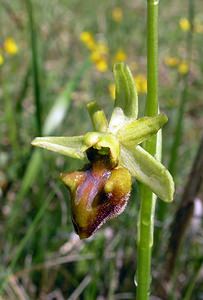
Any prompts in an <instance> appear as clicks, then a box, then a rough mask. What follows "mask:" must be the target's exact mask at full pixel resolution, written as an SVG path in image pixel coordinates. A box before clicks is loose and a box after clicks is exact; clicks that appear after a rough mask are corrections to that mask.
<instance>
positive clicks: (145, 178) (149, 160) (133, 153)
mask: <svg viewBox="0 0 203 300" xmlns="http://www.w3.org/2000/svg"><path fill="white" fill-rule="evenodd" d="M121 165H122V166H123V167H125V168H127V169H128V170H129V171H130V172H131V174H132V176H134V177H135V178H136V179H137V180H138V181H140V182H142V183H144V184H145V185H146V186H148V187H149V188H150V189H151V190H152V192H153V193H155V194H156V195H157V196H158V197H159V198H160V199H162V200H163V201H165V202H171V201H172V200H173V194H174V182H173V179H172V176H171V174H170V173H169V172H168V170H167V169H166V168H165V167H164V166H163V165H162V164H161V163H160V162H158V161H157V160H156V159H155V158H154V157H153V156H151V155H150V154H149V153H148V152H146V151H145V150H144V149H143V148H142V147H140V146H137V147H135V148H130V149H127V148H125V147H123V146H122V147H121Z"/></svg>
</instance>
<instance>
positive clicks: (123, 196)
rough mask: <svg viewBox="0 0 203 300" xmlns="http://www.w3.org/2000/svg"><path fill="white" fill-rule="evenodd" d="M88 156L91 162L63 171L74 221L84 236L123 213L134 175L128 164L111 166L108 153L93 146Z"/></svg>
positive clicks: (77, 230)
mask: <svg viewBox="0 0 203 300" xmlns="http://www.w3.org/2000/svg"><path fill="white" fill-rule="evenodd" d="M87 156H88V158H89V160H90V164H89V165H88V166H86V167H85V169H84V170H83V171H76V172H73V173H63V174H61V179H62V181H63V182H64V183H65V184H66V186H67V187H68V188H69V190H70V195H71V210H72V221H73V225H74V228H75V231H76V233H77V234H78V235H79V237H80V238H81V239H84V238H88V237H90V236H91V235H92V234H93V233H95V232H96V231H97V229H98V228H100V227H101V226H102V225H103V224H104V223H105V222H106V221H107V220H109V219H111V218H114V217H116V216H117V215H119V214H121V213H122V212H123V211H124V209H125V207H126V205H127V202H128V200H129V197H130V191H131V175H130V173H129V171H128V170H127V169H126V168H123V167H121V166H116V167H112V166H111V163H110V160H109V159H108V155H105V154H103V155H102V154H99V153H98V151H95V150H93V149H90V150H89V151H88V153H87Z"/></svg>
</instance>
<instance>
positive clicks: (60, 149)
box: [32, 136, 85, 159]
mask: <svg viewBox="0 0 203 300" xmlns="http://www.w3.org/2000/svg"><path fill="white" fill-rule="evenodd" d="M32 145H33V146H36V147H41V148H45V149H47V150H50V151H54V152H57V153H60V154H63V155H67V156H70V157H73V158H78V159H84V158H85V155H84V150H83V146H84V144H83V136H73V137H54V136H50V137H37V138H35V139H34V140H33V141H32Z"/></svg>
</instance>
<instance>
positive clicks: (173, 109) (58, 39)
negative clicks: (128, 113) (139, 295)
mask: <svg viewBox="0 0 203 300" xmlns="http://www.w3.org/2000/svg"><path fill="white" fill-rule="evenodd" d="M145 2H146V1H141V0H134V1H132V0H129V1H121V0H120V1H119V0H111V1H99V2H98V1H93V0H86V1H81V0H69V1H65V0H60V1H59V0H52V1H48V0H43V1H39V0H32V1H31V0H13V1H9V0H0V22H1V23H0V24H1V27H0V28H1V33H0V100H1V101H0V214H1V216H0V220H1V221H0V259H1V265H0V278H1V280H0V291H1V296H0V297H2V298H1V299H9V300H13V299H21V300H22V299H23V300H24V299H26V300H27V299H43V300H44V299H46V300H51V299H58V300H62V299H71V300H73V299H88V300H91V299H98V300H102V299H134V298H135V296H134V295H135V290H136V278H135V280H134V273H135V270H136V259H135V248H136V231H137V229H136V223H137V212H138V208H139V190H138V186H137V184H136V183H134V187H133V197H132V198H131V201H130V203H129V205H128V207H127V208H126V210H125V212H124V213H123V214H122V215H121V216H119V218H117V219H115V220H112V221H110V222H108V223H107V224H106V225H105V226H103V227H102V228H101V230H99V231H98V232H97V234H96V235H95V236H93V237H92V238H90V239H88V240H85V241H80V240H79V238H78V237H77V236H76V235H75V233H74V231H73V226H72V223H71V216H70V203H69V195H68V192H67V190H66V188H65V187H64V186H63V185H62V184H61V183H60V181H59V178H58V175H59V173H60V172H62V171H71V170H75V169H78V168H80V167H81V162H78V161H77V160H74V159H69V158H67V157H63V156H59V155H56V154H54V153H49V152H47V151H43V150H38V149H37V150H36V149H33V148H32V147H31V145H30V142H31V141H32V139H33V138H34V137H35V136H39V135H58V136H60V135H77V134H82V133H84V132H86V131H87V130H90V128H91V124H90V120H89V118H88V114H87V112H86V109H85V106H86V103H87V102H89V101H90V100H95V99H96V100H97V101H98V102H99V104H100V105H101V106H102V107H103V108H104V109H105V111H106V113H107V115H109V113H110V111H111V109H112V107H113V101H114V84H113V77H112V65H113V63H114V62H119V61H126V62H127V63H128V65H129V66H130V68H131V70H132V72H133V75H134V77H135V82H136V84H137V89H138V93H139V101H140V105H141V107H142V110H141V112H142V111H143V109H144V104H145V98H146V93H147V82H146V3H145ZM159 23H160V32H159V34H160V40H159V43H160V51H159V53H160V57H159V71H160V89H159V96H160V98H159V99H160V109H161V111H164V112H165V113H166V114H167V115H168V117H169V122H168V124H167V126H166V127H165V128H164V130H163V161H164V164H165V165H166V166H167V167H169V169H170V171H171V172H172V174H173V175H174V178H175V182H176V196H175V201H174V202H173V203H172V204H171V205H163V204H161V203H160V201H158V205H157V214H156V222H155V241H154V243H155V247H154V254H153V262H152V275H153V280H152V292H151V294H152V296H151V299H174V300H177V299H187V300H189V299H198V300H200V299H203V284H202V281H203V269H202V262H203V233H202V232H203V231H202V225H203V224H202V216H203V204H202V201H203V191H202V189H201V182H202V173H203V171H202V170H203V162H202V160H203V159H202V155H203V145H202V144H203V142H201V135H202V132H203V130H202V128H203V100H202V92H203V85H202V78H203V59H202V53H203V52H202V49H203V3H202V1H201V0H189V1H184V3H183V2H181V1H175V0H171V1H166V0H161V1H160V22H159ZM198 149H199V152H198ZM195 157H196V160H195ZM191 170H192V173H191ZM189 174H191V175H190V176H189Z"/></svg>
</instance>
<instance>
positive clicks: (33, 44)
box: [26, 0, 42, 136]
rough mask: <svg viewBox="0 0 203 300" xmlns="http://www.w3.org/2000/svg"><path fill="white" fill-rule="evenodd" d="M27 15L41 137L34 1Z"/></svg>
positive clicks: (30, 4)
mask: <svg viewBox="0 0 203 300" xmlns="http://www.w3.org/2000/svg"><path fill="white" fill-rule="evenodd" d="M26 5H27V13H28V20H29V31H30V41H31V50H32V72H33V85H34V99H35V110H36V112H35V117H36V126H37V134H38V135H39V136H41V134H42V120H41V115H42V112H41V89H40V80H39V64H38V51H37V36H36V27H35V22H34V18H33V7H32V0H26Z"/></svg>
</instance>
